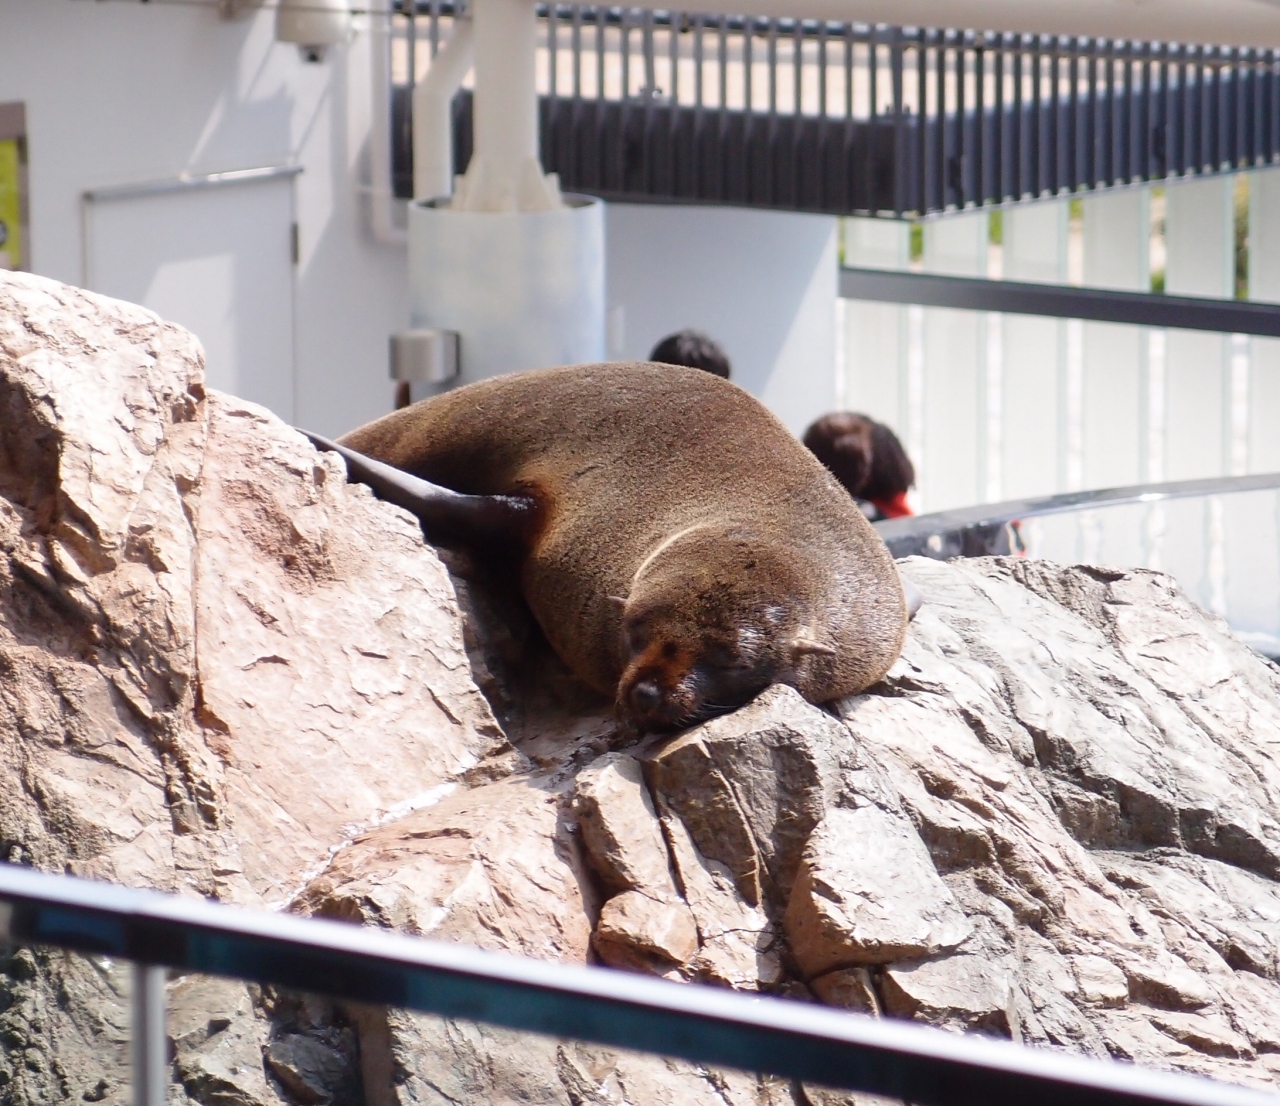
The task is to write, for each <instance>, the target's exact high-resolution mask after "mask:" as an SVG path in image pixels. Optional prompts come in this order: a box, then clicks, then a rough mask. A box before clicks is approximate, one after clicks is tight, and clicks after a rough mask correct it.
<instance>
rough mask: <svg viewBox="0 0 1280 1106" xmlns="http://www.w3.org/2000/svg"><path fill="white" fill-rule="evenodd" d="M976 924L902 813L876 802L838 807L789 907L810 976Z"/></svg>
mask: <svg viewBox="0 0 1280 1106" xmlns="http://www.w3.org/2000/svg"><path fill="white" fill-rule="evenodd" d="M971 930H972V926H971V925H970V924H969V922H968V921H967V920H966V919H965V917H964V915H963V914H962V913H961V912H960V908H959V906H957V905H956V902H955V900H954V898H953V897H952V895H951V892H950V891H949V890H948V889H947V886H946V884H944V883H943V882H942V880H941V879H940V878H939V877H938V873H937V871H936V870H935V869H934V866H933V861H932V859H931V858H930V856H929V852H928V850H927V849H926V848H925V846H924V844H923V842H921V840H920V838H919V836H918V835H917V834H916V831H915V828H914V827H913V826H912V825H911V823H910V822H909V821H908V820H907V819H906V818H905V817H903V816H902V815H900V814H897V813H896V812H895V813H890V812H887V811H884V810H881V809H880V808H879V807H876V806H872V805H870V804H868V805H867V806H863V807H859V808H857V809H855V810H843V809H837V810H833V811H831V812H830V813H828V814H827V816H826V817H825V818H824V819H823V820H822V822H821V823H820V824H819V826H818V827H817V829H816V830H815V831H814V833H813V836H812V837H810V839H809V844H808V846H807V847H806V849H805V852H804V856H803V859H802V861H801V865H800V874H799V877H798V878H797V880H796V884H795V890H794V892H793V894H792V896H791V903H790V905H789V906H788V907H787V914H786V932H787V940H788V941H789V942H790V945H791V952H792V955H794V956H795V958H796V962H797V963H798V964H799V965H800V968H801V970H802V971H803V972H804V973H805V974H806V976H815V975H820V974H822V973H824V972H829V971H831V970H833V969H835V968H844V967H849V966H851V965H854V964H886V963H888V962H889V961H891V960H900V959H909V958H915V957H924V956H933V955H936V954H937V953H939V952H943V951H945V950H947V949H952V948H955V947H956V946H957V945H958V944H960V942H961V941H963V940H964V939H965V938H966V937H967V936H968V935H969V933H970V932H971Z"/></svg>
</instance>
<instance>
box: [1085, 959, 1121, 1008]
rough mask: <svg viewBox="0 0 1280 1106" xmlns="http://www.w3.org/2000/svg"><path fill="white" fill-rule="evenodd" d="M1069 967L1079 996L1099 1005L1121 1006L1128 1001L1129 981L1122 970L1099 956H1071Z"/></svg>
mask: <svg viewBox="0 0 1280 1106" xmlns="http://www.w3.org/2000/svg"><path fill="white" fill-rule="evenodd" d="M1071 967H1072V968H1073V969H1074V970H1075V976H1076V982H1077V983H1078V984H1079V985H1080V997H1081V998H1082V999H1083V1000H1084V1001H1085V1002H1096V1003H1098V1005H1100V1006H1123V1005H1124V1004H1125V1003H1126V1002H1128V1001H1129V981H1128V980H1127V979H1126V978H1125V975H1124V972H1122V971H1121V970H1120V969H1119V968H1117V967H1116V966H1115V965H1114V964H1113V963H1111V961H1110V960H1105V959H1103V958H1102V957H1101V956H1090V955H1088V954H1085V955H1082V956H1073V957H1072V958H1071Z"/></svg>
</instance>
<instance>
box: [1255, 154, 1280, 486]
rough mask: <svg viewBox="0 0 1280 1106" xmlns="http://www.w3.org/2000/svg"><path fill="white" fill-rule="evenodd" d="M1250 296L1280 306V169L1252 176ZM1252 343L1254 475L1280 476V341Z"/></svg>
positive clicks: (1266, 170)
mask: <svg viewBox="0 0 1280 1106" xmlns="http://www.w3.org/2000/svg"><path fill="white" fill-rule="evenodd" d="M1249 298H1250V299H1251V300H1265V301H1267V302H1269V303H1280V169H1259V170H1258V171H1256V172H1254V173H1250V174H1249ZM1250 345H1251V347H1252V348H1251V351H1250V353H1251V357H1250V365H1249V471H1250V472H1280V339H1276V338H1254V339H1252V340H1251V342H1250Z"/></svg>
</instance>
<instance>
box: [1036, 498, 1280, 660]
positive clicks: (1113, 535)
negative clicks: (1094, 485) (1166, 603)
mask: <svg viewBox="0 0 1280 1106" xmlns="http://www.w3.org/2000/svg"><path fill="white" fill-rule="evenodd" d="M1023 533H1024V536H1025V539H1026V542H1027V547H1028V552H1029V554H1030V555H1031V556H1036V557H1045V558H1048V559H1050V560H1055V561H1066V562H1072V561H1080V562H1084V563H1086V564H1099V565H1114V566H1116V567H1123V568H1135V567H1136V568H1153V569H1159V570H1161V571H1164V572H1168V573H1169V574H1171V575H1172V576H1173V577H1174V578H1175V579H1176V580H1177V581H1178V583H1179V584H1180V585H1181V586H1182V588H1183V590H1184V591H1186V593H1187V594H1188V595H1189V596H1191V597H1192V598H1193V599H1194V600H1195V601H1196V602H1197V603H1199V604H1200V605H1201V606H1202V607H1204V608H1205V609H1206V610H1209V611H1212V612H1213V613H1215V614H1218V615H1221V616H1222V617H1224V618H1225V619H1226V620H1227V622H1228V624H1229V625H1230V626H1231V628H1232V630H1234V631H1235V633H1236V634H1237V635H1238V636H1239V637H1241V638H1242V639H1243V640H1244V641H1246V642H1247V643H1248V644H1250V645H1252V646H1253V647H1254V648H1256V649H1258V650H1259V651H1261V652H1264V653H1266V654H1267V655H1269V656H1272V657H1277V656H1280V493H1278V492H1276V491H1274V490H1272V491H1250V492H1235V493H1228V494H1222V495H1212V496H1198V497H1193V498H1189V499H1172V500H1166V501H1163V502H1159V503H1136V504H1125V505H1121V506H1111V507H1095V508H1091V509H1089V510H1081V511H1070V512H1063V513H1061V514H1058V515H1049V516H1044V517H1041V518H1035V519H1029V520H1028V521H1027V522H1025V523H1023Z"/></svg>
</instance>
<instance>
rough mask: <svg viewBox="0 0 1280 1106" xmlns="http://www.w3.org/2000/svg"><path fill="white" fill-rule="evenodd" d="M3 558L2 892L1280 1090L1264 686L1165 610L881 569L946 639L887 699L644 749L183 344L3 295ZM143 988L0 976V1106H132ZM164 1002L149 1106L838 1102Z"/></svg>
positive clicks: (1266, 681)
mask: <svg viewBox="0 0 1280 1106" xmlns="http://www.w3.org/2000/svg"><path fill="white" fill-rule="evenodd" d="M0 549H2V552H3V556H2V557H0V670H2V671H3V679H2V680H0V763H2V764H3V771H0V857H3V858H4V859H7V860H9V861H10V862H12V863H23V864H33V865H36V866H38V867H41V868H44V869H48V870H53V871H70V872H74V873H77V874H80V875H86V876H91V877H94V878H102V879H109V880H114V881H117V882H122V883H127V884H131V885H135V886H146V887H155V888H159V889H161V890H167V891H176V892H179V893H185V894H200V895H212V896H215V897H217V898H219V899H221V900H223V901H226V902H230V903H234V904H237V905H242V906H251V907H259V908H267V909H290V910H294V911H298V912H301V913H309V914H318V915H323V916H327V917H333V918H340V919H345V920H349V921H352V922H359V923H363V924H370V925H380V926H387V927H393V928H396V929H399V930H402V931H405V932H409V933H415V934H421V935H424V936H430V937H433V938H437V939H443V940H449V941H458V942H465V943H467V944H472V945H479V946H482V947H486V948H491V949H502V950H507V951H511V952H516V953H521V954H525V955H530V956H536V957H541V958H544V959H552V960H559V961H564V962H571V963H585V962H591V963H603V964H607V965H612V966H614V967H616V968H618V969H621V970H628V971H641V972H649V973H653V974H657V975H661V976H665V977H667V978H670V979H677V980H686V981H689V982H690V983H691V984H701V985H715V986H726V987H733V988H737V989H741V990H745V991H761V992H768V993H772V994H777V995H780V996H784V997H788V998H791V999H793V1000H795V1001H810V1002H815V1001H816V1002H824V1003H828V1004H831V1005H834V1006H837V1007H841V1008H846V1009H849V1010H855V1011H860V1012H863V1013H868V1014H872V1015H875V1016H885V1017H904V1018H914V1019H917V1020H920V1021H924V1022H928V1023H930V1024H934V1025H938V1026H942V1027H944V1028H947V1029H952V1030H956V1031H977V1032H985V1033H991V1034H996V1035H1002V1036H1006V1037H1011V1038H1013V1039H1015V1040H1019V1041H1023V1042H1026V1043H1028V1044H1036V1045H1043V1046H1048V1047H1057V1048H1065V1049H1070V1050H1074V1051H1080V1052H1085V1053H1089V1054H1092V1055H1097V1056H1107V1055H1111V1056H1117V1057H1123V1058H1127V1059H1132V1060H1136V1061H1138V1062H1140V1063H1146V1064H1152V1065H1156V1066H1161V1067H1170V1068H1179V1069H1184V1070H1189V1071H1196V1072H1202V1073H1206V1074H1211V1075H1215V1076H1217V1077H1219V1078H1223V1079H1228V1080H1233V1081H1237V1082H1243V1083H1250V1084H1255V1085H1259V1086H1263V1087H1270V1088H1275V1087H1276V1083H1277V1076H1280V982H1278V979H1280V975H1278V972H1280V953H1278V952H1277V950H1278V949H1280V941H1278V938H1280V671H1277V669H1276V668H1274V667H1273V666H1271V665H1269V664H1268V663H1267V662H1266V661H1264V660H1262V659H1261V658H1259V657H1257V656H1256V655H1255V654H1253V653H1251V652H1250V651H1249V650H1248V649H1247V648H1245V647H1244V646H1243V645H1241V644H1240V643H1239V642H1237V641H1236V640H1235V639H1233V638H1232V637H1231V635H1230V633H1229V632H1228V631H1227V629H1226V627H1225V626H1224V625H1223V624H1222V623H1221V622H1220V621H1218V620H1217V619H1215V618H1213V617H1211V616H1209V615H1206V614H1205V613H1204V612H1203V611H1201V610H1200V609H1198V608H1197V607H1196V606H1195V605H1194V604H1192V603H1191V602H1190V601H1188V600H1187V599H1186V598H1185V597H1184V596H1183V595H1182V594H1181V593H1180V591H1179V590H1178V589H1177V587H1176V586H1175V585H1174V584H1173V583H1172V582H1171V581H1170V580H1169V579H1168V578H1167V577H1164V576H1161V575H1159V574H1156V573H1151V572H1145V571H1132V572H1125V571H1120V570H1110V569H1101V568H1095V567H1085V566H1074V567H1063V566H1058V565H1052V564H1048V563H1045V562H1032V561H1021V560H1016V559H985V560H974V561H961V562H952V563H948V564H944V563H939V562H931V561H916V560H913V561H909V562H905V563H904V571H906V573H907V574H908V575H910V576H911V577H912V579H913V580H915V582H916V583H917V584H919V586H920V587H921V588H922V589H923V590H924V591H925V593H926V595H927V598H928V602H927V604H926V606H925V607H924V609H923V610H922V612H921V613H920V615H919V616H918V617H917V619H916V621H915V623H914V624H913V627H912V631H911V635H910V638H909V640H908V643H907V647H906V649H905V651H904V653H903V656H902V658H901V660H900V661H899V662H898V664H897V665H896V666H895V667H894V669H893V670H892V671H891V673H890V674H889V676H888V678H887V679H886V680H885V681H884V682H882V683H881V684H879V685H877V686H876V687H874V688H872V689H871V690H870V691H869V692H868V693H867V694H864V695H861V696H857V697H855V698H852V699H849V700H847V701H844V702H841V703H838V704H834V705H833V706H832V708H831V709H822V708H819V707H815V706H812V705H810V704H808V703H805V702H804V701H803V700H801V699H800V698H799V696H797V695H796V694H795V693H794V692H792V691H791V690H789V689H787V688H781V687H779V688H773V689H770V690H769V691H767V692H766V693H764V694H763V695H761V696H760V697H759V698H758V699H757V700H756V701H755V702H753V703H751V704H749V705H748V706H747V707H745V708H743V709H742V710H740V711H738V712H736V713H735V714H732V715H729V716H726V717H723V718H719V719H716V720H714V721H711V722H708V723H706V724H704V725H701V726H698V727H696V728H695V729H692V730H690V731H688V732H686V733H682V734H678V735H675V736H670V737H661V738H650V739H648V740H645V741H642V742H636V741H635V740H634V739H633V738H631V737H628V736H627V735H626V734H625V733H621V732H618V731H616V730H615V728H614V726H613V724H612V720H611V719H610V717H609V714H608V711H607V705H604V704H599V703H598V702H594V701H593V700H592V699H591V697H590V696H588V695H582V694H578V693H576V692H574V691H573V689H572V688H570V687H569V685H568V684H566V683H565V682H564V681H565V680H566V679H567V677H565V675H564V674H563V673H562V672H560V673H556V672H554V671H552V669H554V667H555V666H554V664H550V665H549V662H548V661H547V659H546V657H545V655H544V654H540V653H539V652H538V646H537V642H536V641H531V640H530V635H529V633H528V627H527V626H516V627H515V628H514V629H512V628H511V627H510V626H505V627H504V626H503V625H501V624H502V620H503V617H504V616H503V611H504V609H505V608H504V607H503V604H502V602H500V601H493V602H491V601H490V599H489V597H487V595H486V593H485V590H484V583H483V581H481V580H476V579H472V578H470V576H469V574H468V573H467V569H466V566H465V565H464V564H463V563H462V562H461V561H460V560H455V561H454V562H453V567H454V568H455V569H456V570H457V572H459V573H462V574H463V576H457V575H455V576H451V575H450V573H449V572H448V571H447V570H446V568H445V566H444V565H443V564H442V562H441V560H440V558H439V557H438V556H437V555H436V553H435V552H434V551H433V550H432V549H431V548H430V547H427V546H425V545H424V544H423V543H422V540H421V535H420V533H419V531H418V528H417V526H416V524H415V523H414V522H413V520H412V519H410V518H409V516H407V515H406V514H404V513H403V512H401V511H399V510H397V509H395V508H392V507H389V506H386V505H385V504H381V503H379V502H377V501H375V500H374V499H373V498H372V497H371V496H370V495H369V493H368V492H367V491H366V490H365V489H363V488H360V487H355V486H349V485H347V484H346V482H345V479H344V475H343V471H342V469H341V467H340V465H339V463H338V462H337V460H336V459H335V458H333V457H332V456H321V455H317V454H316V453H315V451H314V450H313V449H312V448H311V447H310V445H309V444H307V442H306V441H305V440H304V439H303V438H302V437H301V436H300V435H298V434H296V433H295V432H294V431H292V430H290V429H289V428H288V427H286V426H285V425H283V424H282V423H281V422H279V421H278V420H277V419H275V418H274V417H273V416H271V415H270V414H269V413H267V412H265V411H263V410H261V409H258V408H254V407H252V406H250V405H247V404H244V403H241V402H239V401H237V400H235V399H233V398H231V397H228V396H223V395H220V394H218V393H216V392H211V391H210V392H206V390H205V389H204V387H203V384H202V378H201V354H200V351H199V347H198V346H197V344H196V343H195V341H194V339H192V338H191V337H190V336H189V335H186V334H185V333H184V332H182V331H181V330H179V329H178V328H176V327H173V326H170V325H167V324H165V323H163V322H161V321H160V320H158V319H157V318H155V317H154V316H152V315H150V314H149V313H147V312H145V311H143V310H142V309H140V308H136V307H132V306H129V305H126V304H120V303H116V302H114V301H110V300H105V299H103V298H101V297H96V296H92V295H89V294H86V293H82V292H78V291H76V290H74V289H70V288H66V287H64V286H61V285H57V284H54V283H52V282H49V281H43V280H39V279H36V278H32V277H26V276H19V275H13V276H3V277H0ZM522 658H523V659H522ZM525 663H527V664H530V665H538V666H541V667H539V668H538V669H537V671H538V672H539V673H542V674H545V673H548V672H550V675H549V676H548V677H547V679H545V680H543V679H542V678H541V676H540V678H539V680H538V681H537V682H538V686H539V688H540V690H539V692H538V695H537V696H534V697H533V698H529V697H527V696H525V697H524V698H522V695H523V691H522V688H525V687H527V680H526V681H525V683H523V684H522V682H521V676H520V667H521V665H522V664H525ZM548 665H549V667H548ZM481 688H483V689H484V693H483V694H482V692H481ZM566 688H568V690H564V689H566ZM548 689H550V690H548ZM557 689H560V691H563V692H564V693H563V694H561V693H560V691H557ZM535 699H536V702H535ZM491 704H492V706H491ZM126 990H127V975H126V974H125V973H124V972H123V970H122V966H121V965H119V964H112V963H109V962H105V961H102V960H93V959H89V958H80V957H69V956H64V955H62V954H60V953H57V952H54V951H51V950H46V949H33V950H25V949H24V950H14V951H12V952H10V953H9V954H8V955H7V956H6V957H5V958H4V961H3V976H2V977H0V991H3V994H4V1000H3V1003H0V1007H2V1009H0V1102H5V1103H14V1104H19V1103H36V1102H40V1103H46V1102H48V1103H56V1102H63V1101H90V1102H120V1103H123V1102H126V1101H127V1100H128V1095H127V1063H126V1051H125V1047H124V1045H125V1042H126V1040H127V1034H128V1018H127V1002H126ZM169 1004H170V1024H169V1035H170V1038H171V1041H172V1046H173V1079H174V1089H173V1092H172V1097H171V1101H173V1102H179V1101H191V1102H198V1103H204V1104H208V1106H213V1104H219V1106H221V1104H233V1106H280V1104H284V1103H290V1104H295V1103H296V1104H302V1103H306V1104H312V1103H329V1104H333V1106H354V1104H357V1103H368V1104H370V1106H388V1104H394V1106H411V1104H415V1106H416V1104H427V1103H431V1104H436V1103H439V1104H444V1103H464V1104H468V1106H472V1104H474V1106H481V1104H488V1103H504V1102H511V1103H514V1102H520V1103H546V1104H553V1103H554V1104H562V1106H569V1104H573V1106H578V1104H580V1103H606V1102H608V1103H624V1102H627V1103H633V1104H635V1106H640V1104H646V1106H649V1104H656V1106H661V1104H663V1103H671V1104H676V1103H679V1104H681V1106H683V1104H702V1103H707V1104H708V1106H711V1104H713V1103H714V1104H716V1106H724V1104H725V1103H728V1104H731V1106H747V1104H775V1103H776V1104H779V1106H781V1104H798V1103H810V1104H811V1106H818V1104H824V1106H826V1104H831V1103H836V1102H848V1101H850V1099H849V1098H848V1097H847V1096H840V1095H835V1094H833V1093H831V1092H827V1091H823V1090H821V1089H819V1088H812V1087H801V1086H793V1085H791V1084H789V1083H787V1082H785V1081H780V1080H773V1079H768V1078H762V1077H756V1076H753V1075H746V1074H742V1073H735V1072H712V1071H707V1070H705V1069H702V1068H698V1067H696V1066H693V1065H688V1064H684V1063H680V1062H676V1061H668V1060H663V1059H660V1058H656V1057H651V1056H643V1055H630V1054H626V1053H618V1052H613V1051H610V1050H605V1049H599V1048H596V1047H594V1046H590V1045H585V1044H580V1043H575V1042H557V1041H554V1040H547V1039H539V1038H533V1037H525V1036H518V1035H514V1034H510V1033H507V1032H504V1031H500V1030H495V1029H491V1028H489V1027H483V1026H475V1025H468V1024H464V1023H454V1022H448V1021H442V1020H439V1019H433V1018H427V1017H421V1016H418V1015H413V1014H408V1013H405V1012H402V1011H396V1010H390V1011H383V1010H370V1009H363V1008H358V1009H347V1008H343V1007H341V1006H338V1005H335V1004H333V1003H331V1002H328V1001H326V1000H322V999H317V998H314V997H303V996H295V995H289V994H277V993H275V992H273V991H271V990H269V989H267V990H263V989H259V988H252V987H246V986H244V985H241V984H237V983H234V982H229V981H225V980H215V979H206V978H199V977H193V976H186V977H181V978H175V979H174V980H172V981H171V983H170V984H169Z"/></svg>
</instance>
